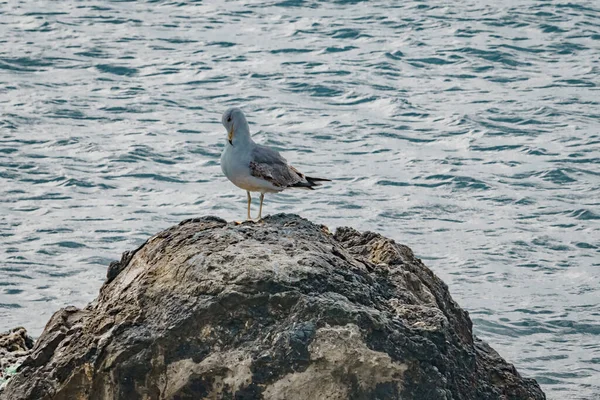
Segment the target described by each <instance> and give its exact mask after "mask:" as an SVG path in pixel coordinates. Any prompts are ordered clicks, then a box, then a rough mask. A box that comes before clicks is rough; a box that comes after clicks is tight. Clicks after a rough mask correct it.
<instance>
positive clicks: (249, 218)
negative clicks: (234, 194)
mask: <svg viewBox="0 0 600 400" xmlns="http://www.w3.org/2000/svg"><path fill="white" fill-rule="evenodd" d="M246 194H247V195H248V221H250V220H251V219H252V217H250V203H252V196H250V192H249V191H247V190H246Z"/></svg>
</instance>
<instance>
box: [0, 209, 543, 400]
mask: <svg viewBox="0 0 600 400" xmlns="http://www.w3.org/2000/svg"><path fill="white" fill-rule="evenodd" d="M0 398H1V399H2V400H9V399H10V400H17V399H32V400H33V399H35V400H42V399H55V400H61V399H65V400H66V399H93V400H96V399H120V400H133V399H179V400H183V399H202V398H206V399H262V398H264V399H292V400H293V399H365V400H366V399H404V400H406V399H419V400H427V399H446V400H450V399H457V400H458V399H477V400H485V399H518V400H526V399H544V398H545V396H544V394H543V393H542V391H541V390H540V388H539V386H538V385H537V383H536V382H535V381H534V380H532V379H526V378H522V377H521V376H520V375H519V374H518V373H517V371H516V370H515V368H514V367H513V366H512V365H510V364H507V363H506V362H505V361H504V360H503V359H502V358H500V357H499V356H498V354H497V353H496V352H495V351H494V350H492V349H491V348H490V347H489V346H488V345H487V344H485V343H483V342H481V341H479V340H478V339H476V338H474V337H473V334H472V330H471V321H470V319H469V316H468V314H467V312H465V311H463V310H462V309H461V308H460V307H459V306H458V305H457V304H456V303H455V302H454V301H453V300H452V298H451V297H450V294H449V293H448V288H447V287H446V285H445V284H444V283H443V282H442V281H441V280H440V279H439V278H437V277H436V276H435V275H434V274H433V273H432V272H431V271H430V270H429V269H428V268H427V267H426V266H425V265H423V264H422V263H421V261H420V260H418V259H416V258H415V257H414V256H413V254H412V252H411V250H410V249H409V248H408V247H406V246H402V245H399V244H396V243H395V242H394V241H392V240H390V239H386V238H385V237H382V236H380V235H378V234H375V233H371V232H365V233H362V234H361V233H359V232H357V231H356V230H354V229H350V228H340V229H338V230H337V231H336V233H335V234H331V233H330V232H329V231H328V230H327V228H326V227H323V226H318V225H314V224H312V223H310V222H308V221H306V220H304V219H302V218H299V217H297V216H293V215H275V216H272V217H267V218H266V219H265V221H264V223H261V224H253V223H245V224H242V225H235V224H232V223H229V224H228V223H226V222H225V221H223V220H221V219H218V218H214V217H205V218H200V219H194V220H187V221H184V222H182V223H181V224H179V225H178V226H174V227H172V228H170V229H168V230H166V231H164V232H161V233H159V234H158V235H156V236H154V237H152V238H151V239H149V240H148V241H147V242H146V243H145V244H144V245H143V246H142V247H140V248H139V249H137V250H136V251H135V252H128V253H126V254H125V255H124V257H123V259H122V260H121V261H120V262H115V263H113V264H111V267H110V270H109V279H108V280H107V283H106V284H104V285H103V286H102V288H101V289H100V294H99V296H98V298H97V299H96V300H95V301H94V302H92V303H91V304H89V305H88V306H87V307H86V308H84V309H82V310H79V309H76V308H74V307H70V308H66V309H63V310H61V311H59V312H57V313H56V314H55V315H54V316H53V317H52V319H51V320H50V322H49V323H48V325H47V326H46V329H45V330H44V333H43V334H42V336H41V337H40V338H39V340H38V341H37V343H36V345H35V348H34V351H33V352H32V354H31V355H30V356H29V357H28V358H27V359H26V360H25V362H24V363H23V364H22V366H21V368H20V372H19V374H18V375H17V376H15V377H14V378H13V379H12V380H11V381H10V382H9V384H8V385H7V387H6V390H5V391H4V393H3V394H2V395H0Z"/></svg>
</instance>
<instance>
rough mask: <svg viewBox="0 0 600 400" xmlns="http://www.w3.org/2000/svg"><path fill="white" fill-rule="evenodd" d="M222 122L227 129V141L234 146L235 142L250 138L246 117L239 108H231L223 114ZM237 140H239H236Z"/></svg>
mask: <svg viewBox="0 0 600 400" xmlns="http://www.w3.org/2000/svg"><path fill="white" fill-rule="evenodd" d="M221 122H222V123H223V126H224V127H225V129H227V141H228V142H229V144H230V145H232V146H233V142H234V141H240V140H243V139H246V137H248V138H249V137H250V130H249V127H248V121H246V116H245V115H244V113H243V112H242V110H240V109H239V108H230V109H229V110H227V111H225V113H223V117H222V118H221ZM236 139H237V140H236Z"/></svg>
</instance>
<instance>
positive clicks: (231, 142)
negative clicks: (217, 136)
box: [227, 125, 233, 146]
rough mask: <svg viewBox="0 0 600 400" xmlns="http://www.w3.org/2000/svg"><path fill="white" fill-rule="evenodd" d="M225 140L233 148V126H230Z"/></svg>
mask: <svg viewBox="0 0 600 400" xmlns="http://www.w3.org/2000/svg"><path fill="white" fill-rule="evenodd" d="M227 140H228V141H229V144H230V145H232V146H233V125H231V129H230V130H229V135H227Z"/></svg>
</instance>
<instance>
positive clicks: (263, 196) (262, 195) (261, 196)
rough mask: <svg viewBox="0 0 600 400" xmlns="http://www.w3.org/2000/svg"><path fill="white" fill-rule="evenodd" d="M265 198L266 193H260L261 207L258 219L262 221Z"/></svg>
mask: <svg viewBox="0 0 600 400" xmlns="http://www.w3.org/2000/svg"><path fill="white" fill-rule="evenodd" d="M264 199H265V194H264V193H261V194H260V207H259V209H258V221H260V220H261V219H262V204H263V200H264Z"/></svg>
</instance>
